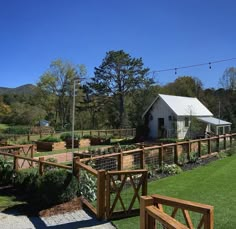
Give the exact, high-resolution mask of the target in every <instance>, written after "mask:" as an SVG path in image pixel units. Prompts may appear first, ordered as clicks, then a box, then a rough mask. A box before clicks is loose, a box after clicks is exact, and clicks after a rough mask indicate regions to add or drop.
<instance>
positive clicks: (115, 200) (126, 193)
mask: <svg viewBox="0 0 236 229" xmlns="http://www.w3.org/2000/svg"><path fill="white" fill-rule="evenodd" d="M146 194H147V170H145V169H141V170H129V171H108V172H107V174H106V218H107V219H114V218H121V217H122V218H123V217H127V216H131V215H138V214H139V203H140V196H141V195H146Z"/></svg>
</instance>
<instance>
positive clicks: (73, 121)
mask: <svg viewBox="0 0 236 229" xmlns="http://www.w3.org/2000/svg"><path fill="white" fill-rule="evenodd" d="M78 82H79V79H74V82H73V104H72V145H71V147H72V149H71V151H72V173H74V153H75V149H74V148H75V147H74V140H75V83H78Z"/></svg>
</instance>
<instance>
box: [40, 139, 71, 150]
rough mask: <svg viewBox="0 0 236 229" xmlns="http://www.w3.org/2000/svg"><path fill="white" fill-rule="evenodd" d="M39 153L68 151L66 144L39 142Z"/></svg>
mask: <svg viewBox="0 0 236 229" xmlns="http://www.w3.org/2000/svg"><path fill="white" fill-rule="evenodd" d="M36 145H37V151H53V150H63V149H66V143H65V142H43V141H37V142H36Z"/></svg>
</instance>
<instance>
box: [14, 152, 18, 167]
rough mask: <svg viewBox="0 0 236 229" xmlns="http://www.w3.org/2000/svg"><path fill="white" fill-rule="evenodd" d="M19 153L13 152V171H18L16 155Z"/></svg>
mask: <svg viewBox="0 0 236 229" xmlns="http://www.w3.org/2000/svg"><path fill="white" fill-rule="evenodd" d="M18 154H19V152H14V162H13V163H14V165H13V170H14V171H18V169H19V164H18V159H19V158H18V157H17V155H18Z"/></svg>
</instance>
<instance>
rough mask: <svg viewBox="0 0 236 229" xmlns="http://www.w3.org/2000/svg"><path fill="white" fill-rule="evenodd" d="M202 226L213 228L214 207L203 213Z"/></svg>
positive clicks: (207, 228) (208, 228)
mask: <svg viewBox="0 0 236 229" xmlns="http://www.w3.org/2000/svg"><path fill="white" fill-rule="evenodd" d="M204 217H205V220H204V228H206V229H213V228H214V208H213V207H212V209H209V210H208V211H207V213H205V215H204Z"/></svg>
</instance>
